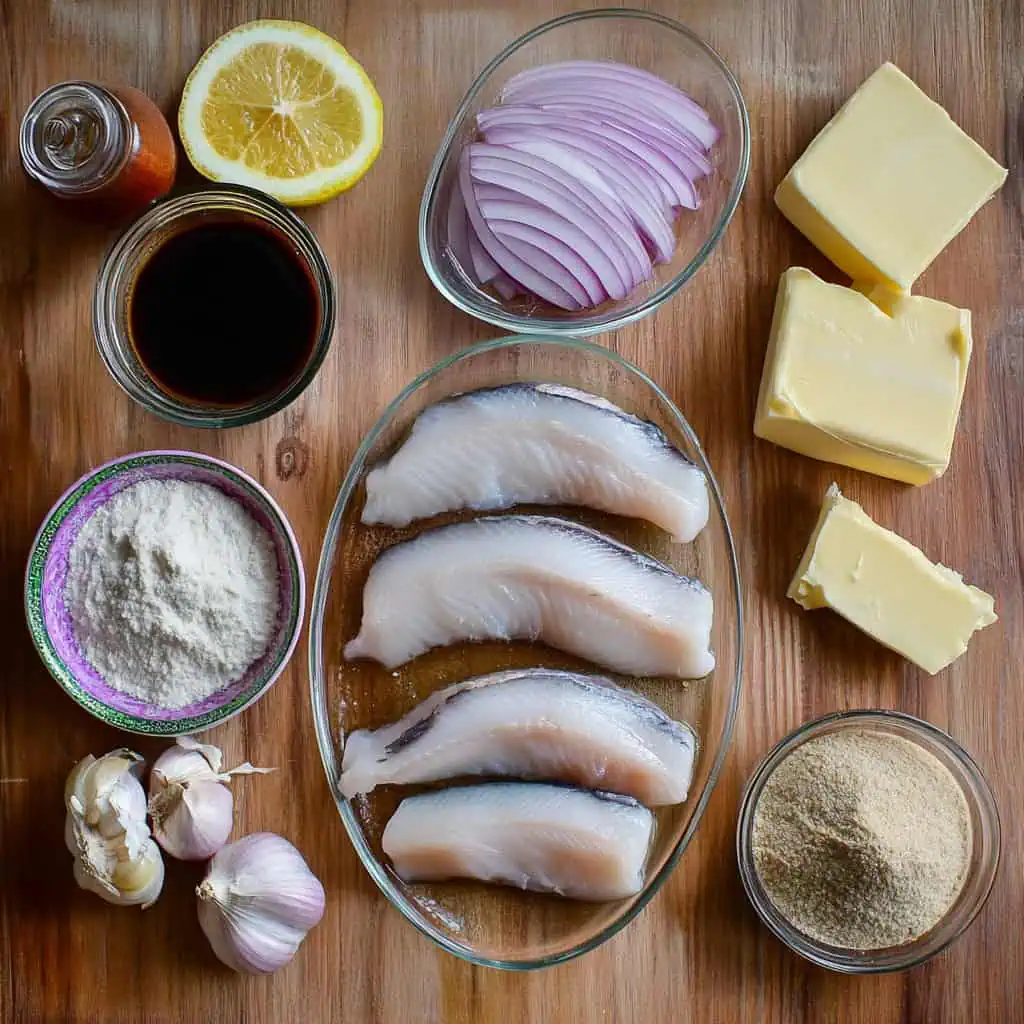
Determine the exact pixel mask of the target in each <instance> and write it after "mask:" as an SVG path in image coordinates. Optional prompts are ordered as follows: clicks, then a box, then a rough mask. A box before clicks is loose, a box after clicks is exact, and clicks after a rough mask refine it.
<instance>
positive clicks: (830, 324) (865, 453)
mask: <svg viewBox="0 0 1024 1024" xmlns="http://www.w3.org/2000/svg"><path fill="white" fill-rule="evenodd" d="M884 298H885V303H886V308H887V310H888V312H885V311H883V310H882V309H880V308H879V306H878V305H876V304H875V303H874V302H872V301H871V300H870V299H869V298H867V296H865V295H863V294H862V293H861V292H859V291H855V290H854V289H852V288H844V287H843V286H842V285H835V284H827V283H826V282H825V281H822V280H821V279H820V278H818V277H816V276H815V275H814V274H812V273H811V272H810V271H809V270H805V269H803V268H802V267H791V268H790V269H789V270H787V271H786V272H785V273H784V274H783V275H782V278H781V280H780V282H779V291H778V296H777V298H776V301H775V316H774V319H773V321H772V332H771V338H770V340H769V343H768V354H767V356H766V358H765V364H764V373H763V375H762V377H761V391H760V394H759V396H758V402H757V415H756V419H755V422H754V433H755V434H756V435H757V436H758V437H762V438H764V439H765V440H766V441H773V442H775V444H778V445H782V447H784V448H789V449H791V450H793V451H796V452H800V453H801V454H803V455H809V456H810V457H811V458H814V459H821V460H822V461H825V462H836V463H839V464H840V465H843V466H852V467H854V468H855V469H863V470H866V471H867V472H869V473H877V474H878V475H879V476H887V477H892V478H894V479H896V480H904V481H906V482H907V483H913V484H924V483H928V481H929V480H934V479H935V478H936V477H937V476H940V475H941V474H942V473H943V472H944V471H945V469H946V467H947V466H948V465H949V458H950V453H951V450H952V447H953V438H954V435H955V433H956V424H957V419H958V417H959V415H960V403H961V400H962V398H963V393H964V383H965V381H966V379H967V367H968V364H969V362H970V358H971V314H970V312H969V311H968V310H966V309H957V308H956V307H955V306H950V305H948V304H946V303H945V302H937V301H936V300H934V299H926V298H921V297H920V296H909V295H901V294H896V293H892V292H889V293H886V294H885V296H884Z"/></svg>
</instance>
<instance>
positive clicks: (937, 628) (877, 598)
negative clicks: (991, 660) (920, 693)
mask: <svg viewBox="0 0 1024 1024" xmlns="http://www.w3.org/2000/svg"><path fill="white" fill-rule="evenodd" d="M787 596H789V597H791V598H792V599H793V600H794V601H796V603H797V604H799V605H800V606H801V607H803V608H807V609H808V610H813V609H815V608H831V609H832V610H833V611H835V612H838V613H839V614H840V615H842V617H843V618H844V619H847V620H848V621H850V622H852V623H853V624H854V625H855V626H857V627H858V628H859V629H862V630H863V631H864V632H865V633H867V634H868V636H871V637H874V639H875V640H877V641H878V642H879V643H881V644H884V645H885V646H886V647H889V648H891V649H892V650H894V651H896V652H897V653H898V654H902V655H903V657H904V658H907V659H909V660H910V661H912V662H914V664H915V665H920V666H921V668H923V669H924V670H925V671H926V672H928V673H930V674H931V675H935V673H936V672H938V671H940V670H941V669H944V668H945V667H946V666H947V665H949V664H950V663H951V662H953V661H955V660H956V659H957V658H959V657H960V655H961V654H963V653H964V652H965V651H966V650H967V641H968V640H970V638H971V635H972V634H973V633H974V632H975V630H978V629H983V628H984V627H985V626H988V625H991V623H993V622H995V621H996V614H995V602H994V601H993V600H992V598H991V597H990V596H989V595H988V594H986V593H985V592H984V591H982V590H979V589H978V588H977V587H972V586H969V585H968V584H966V583H964V581H963V577H962V576H961V575H960V574H959V573H957V572H954V571H953V570H952V569H947V568H946V567H945V566H944V565H937V564H936V563H934V562H930V561H929V560H928V559H927V558H926V557H925V555H924V554H923V553H922V552H921V551H920V550H919V549H918V548H916V547H914V545H913V544H911V543H910V542H909V541H906V540H904V539H903V538H902V537H900V536H899V535H898V534H895V533H893V532H892V531H891V530H886V529H884V528H883V527H881V526H879V525H878V524H877V523H876V522H874V521H873V520H872V519H871V518H870V517H869V516H868V515H867V513H865V511H864V509H862V508H861V507H860V505H858V504H857V503H856V502H855V501H850V500H849V499H848V498H844V497H843V496H842V494H840V493H839V488H838V487H837V486H836V485H835V484H833V485H832V486H831V487H830V488H829V489H828V491H827V492H826V494H825V503H824V505H823V507H822V510H821V516H820V517H819V519H818V525H817V526H816V527H815V528H814V533H813V535H812V536H811V539H810V542H809V543H808V545H807V550H806V551H805V552H804V557H803V559H802V560H801V562H800V566H799V568H798V569H797V571H796V575H795V576H794V577H793V582H792V583H791V584H790V586H789V591H788V592H787Z"/></svg>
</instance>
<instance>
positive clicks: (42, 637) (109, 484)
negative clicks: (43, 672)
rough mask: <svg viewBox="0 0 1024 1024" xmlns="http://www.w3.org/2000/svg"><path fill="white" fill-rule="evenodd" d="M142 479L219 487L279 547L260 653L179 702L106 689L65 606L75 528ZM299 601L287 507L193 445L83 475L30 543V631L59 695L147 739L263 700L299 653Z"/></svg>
mask: <svg viewBox="0 0 1024 1024" xmlns="http://www.w3.org/2000/svg"><path fill="white" fill-rule="evenodd" d="M142 480H187V481H191V482H197V483H204V484H210V485H212V486H214V487H216V488H217V489H218V490H220V491H222V492H223V493H224V494H226V495H228V497H230V498H231V499H232V500H234V501H236V502H238V503H239V504H240V505H241V506H242V507H243V508H244V509H245V510H246V511H247V512H248V513H249V514H250V515H251V516H252V517H253V519H255V520H256V522H258V523H259V524H260V525H261V526H262V527H263V528H264V529H265V530H266V531H267V533H268V534H269V535H270V538H271V540H272V541H273V544H274V548H275V550H276V552H277V563H278V569H279V581H280V598H281V600H280V610H279V612H278V621H277V629H276V631H275V634H274V637H273V640H272V641H271V644H270V646H269V647H268V648H267V651H266V653H265V654H264V655H263V656H262V657H261V658H260V659H259V660H258V661H256V662H254V663H253V664H252V665H250V666H249V668H248V670H247V671H246V672H245V674H244V675H243V676H242V678H241V679H238V680H236V681H234V682H232V683H230V684H229V685H228V686H226V687H224V688H223V689H221V690H218V691H217V692H216V693H214V694H213V695H212V696H210V697H207V698H205V699H204V700H201V701H198V702H197V703H195V704H190V705H188V706H186V707H182V708H175V709H167V708H161V707H158V706H155V705H152V704H147V703H146V702H145V701H142V700H139V699H138V698H136V697H132V696H129V695H127V694H124V693H120V692H118V691H117V690H114V689H112V688H111V687H110V686H108V685H107V683H106V682H105V681H104V680H103V678H102V676H101V675H100V674H99V673H98V672H97V671H96V669H94V668H93V667H92V665H90V664H89V662H88V661H87V660H86V659H85V657H84V656H83V655H82V652H81V650H80V649H79V646H78V643H77V641H76V639H75V635H74V630H73V627H72V624H71V616H70V614H69V612H68V609H67V607H66V605H65V603H64V586H65V582H66V580H67V574H68V559H69V555H70V551H71V546H72V544H73V543H74V540H75V537H76V536H77V535H78V531H79V530H81V529H82V527H83V526H84V525H85V523H86V521H87V520H88V519H89V517H90V516H91V515H92V514H93V513H94V512H95V511H96V510H97V509H98V508H100V507H101V506H102V505H103V504H104V503H105V502H107V501H109V500H110V499H111V498H112V497H113V496H114V495H115V494H117V493H118V492H120V491H123V490H124V489H125V488H126V487H130V486H131V485H132V484H136V483H139V482H140V481H142ZM304 607H305V575H304V572H303V568H302V556H301V554H300V552H299V547H298V543H297V542H296V540H295V535H294V533H293V532H292V528H291V526H290V525H289V524H288V520H287V519H286V518H285V515H284V513H283V512H282V511H281V509H280V508H279V507H278V505H277V503H276V502H275V501H274V499H273V498H272V497H271V496H270V495H269V494H268V493H267V491H266V490H265V489H264V488H263V487H261V486H260V485H259V484H258V483H257V482H256V481H255V480H253V479H252V477H250V476H248V475H246V474H245V473H243V472H242V471H241V470H239V469H236V468H234V467H233V466H230V465H228V463H226V462H221V461H220V460H219V459H214V458H210V457H209V456H207V455H200V454H198V453H196V452H185V451H150V452H140V453H138V454H135V455H128V456H126V457H125V458H122V459H115V460H114V461H113V462H108V463H106V464H105V465H103V466H100V467H99V468H98V469H94V470H92V471H91V472H89V473H86V475H85V476H83V477H82V478H81V479H80V480H78V481H76V482H75V483H74V484H72V485H71V487H69V488H68V489H67V491H65V492H64V494H62V495H61V497H60V498H59V499H58V500H57V503H56V504H55V505H54V506H53V508H52V509H50V511H49V512H48V513H47V515H46V518H45V519H44V520H43V524H42V526H41V527H40V528H39V532H38V533H37V534H36V537H35V540H34V541H33V542H32V548H31V551H30V554H29V559H28V567H27V570H26V573H25V614H26V617H27V619H28V628H29V632H30V633H31V635H32V640H33V642H34V643H35V646H36V650H37V651H38V652H39V656H40V657H41V658H42V659H43V663H44V664H45V665H46V667H47V668H48V669H49V670H50V674H51V675H52V676H53V677H54V679H56V680H57V682H58V683H59V684H60V685H61V687H62V689H63V690H64V692H65V693H67V694H68V696H70V697H71V698H72V699H74V700H75V701H77V702H78V703H79V704H81V705H82V707H84V708H85V709H86V710H87V711H89V712H91V713H92V714H93V715H95V716H96V717H97V718H99V719H101V720H102V721H104V722H106V723H107V724H108V725H112V726H114V727H115V728H118V729H124V730H125V731H127V732H134V733H143V734H148V735H152V736H180V735H183V734H185V733H192V732H200V731H201V730H203V729H209V728H212V727H213V726H215V725H219V724H220V723H221V722H224V721H226V720H227V719H229V718H231V717H233V716H234V715H237V714H238V713H239V712H240V711H243V710H244V709H245V708H247V707H249V706H250V705H251V704H254V703H255V702H256V701H257V700H259V699H260V697H262V696H263V695H264V694H265V693H266V692H267V690H269V689H270V687H271V686H272V685H273V683H274V681H275V680H276V679H277V677H278V676H279V675H280V674H281V672H282V671H283V669H284V667H285V665H286V664H287V663H288V659H289V658H290V657H291V655H292V652H293V651H294V650H295V645H296V643H297V642H298V638H299V632H300V631H301V628H302V616H303V609H304Z"/></svg>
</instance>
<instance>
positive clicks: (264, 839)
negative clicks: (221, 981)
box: [196, 832, 325, 974]
mask: <svg viewBox="0 0 1024 1024" xmlns="http://www.w3.org/2000/svg"><path fill="white" fill-rule="evenodd" d="M196 895H197V896H198V897H199V924H200V926H201V927H202V929H203V932H204V933H205V935H206V937H207V939H209V941H210V945H211V946H212V947H213V951H214V953H216V955H217V958H218V959H219V960H220V961H221V962H222V963H224V964H226V965H227V966H228V967H230V968H231V969H232V970H235V971H239V972H241V973H245V974H270V973H271V972H272V971H276V970H277V969H278V968H279V967H283V966H284V965H285V964H286V963H288V961H289V960H291V958H292V957H293V956H294V955H295V952H296V950H297V949H298V948H299V946H300V945H301V944H302V940H303V939H304V938H305V937H306V933H307V932H308V931H309V930H310V929H311V928H312V927H313V926H314V925H316V924H317V923H318V922H319V921H320V918H322V917H323V914H324V906H325V898H324V888H323V886H322V885H321V884H320V881H319V880H318V879H317V877H316V876H315V875H314V874H313V872H312V871H310V869H309V865H307V864H306V861H305V859H304V858H303V856H302V854H301V853H299V851H298V850H296V849H295V847H294V846H292V844H291V843H289V842H288V840H287V839H283V838H282V837H281V836H278V835H274V834H273V833H272V832H257V833H255V834H254V835H251V836H246V837H245V838H243V839H239V840H238V841H237V842H234V843H229V844H228V845H227V846H225V847H223V848H222V849H221V850H220V852H218V853H217V855H216V856H215V857H214V858H213V860H212V861H211V862H210V869H209V871H208V873H207V875H206V878H205V879H204V880H203V882H202V884H201V885H200V886H199V887H198V888H197V889H196Z"/></svg>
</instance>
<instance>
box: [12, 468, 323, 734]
mask: <svg viewBox="0 0 1024 1024" xmlns="http://www.w3.org/2000/svg"><path fill="white" fill-rule="evenodd" d="M304 605H305V577H304V574H303V568H302V557H301V554H300V552H299V547H298V543H297V542H296V539H295V535H294V533H293V532H292V529H291V527H290V526H289V524H288V521H287V519H286V518H285V515H284V513H283V512H282V511H281V509H280V508H279V507H278V505H277V503H276V502H275V501H274V499H273V498H272V497H271V496H270V495H269V494H268V493H267V491H266V490H265V489H264V488H263V487H261V486H260V485H259V484H258V483H257V482H256V481H255V480H253V479H252V478H251V477H249V476H247V475H246V474H245V473H243V472H242V471H241V470H238V469H236V468H234V467H233V466H230V465H228V464H227V463H225V462H221V461H220V460H219V459H213V458H210V457H209V456H206V455H200V454H198V453H196V452H184V451H150V452H140V453H138V454H135V455H128V456H126V457H124V458H121V459H117V460H115V461H113V462H108V463H107V464H106V465H103V466H100V467H99V468H97V469H95V470H93V471H91V472H89V473H87V474H86V475H85V476H83V477H82V478H81V479H80V480H78V481H76V482H75V483H74V484H72V485H71V487H70V488H68V490H67V491H65V492H64V494H62V495H61V497H60V498H59V499H58V500H57V502H56V504H55V505H54V506H53V508H52V509H51V510H50V512H49V513H48V514H47V516H46V518H45V519H44V520H43V524H42V526H41V527H40V529H39V532H38V534H37V535H36V538H35V540H34V541H33V543H32V547H31V549H30V553H29V560H28V566H27V569H26V573H25V614H26V618H27V620H28V628H29V633H30V634H31V636H32V640H33V642H34V643H35V646H36V650H37V651H38V652H39V655H40V657H41V658H42V660H43V663H44V664H45V665H46V667H47V668H48V669H49V671H50V673H51V675H53V677H54V678H55V679H56V680H57V682H58V683H59V684H60V685H61V687H62V688H63V689H64V691H65V692H66V693H67V694H68V695H69V696H70V697H72V698H73V699H74V700H75V701H76V702H77V703H78V704H80V705H81V706H82V707H84V708H85V709H86V710H87V711H89V712H91V713H92V714H93V715H95V716H96V717H97V718H99V719H101V720H102V721H104V722H106V723H107V724H108V725H112V726H114V727H115V728H118V729H124V730H126V731H128V732H135V733H143V734H148V735H154V736H179V735H182V734H184V733H191V732H199V731H201V730H203V729H209V728H212V727H213V726H215V725H219V724H220V723H221V722H223V721H225V720H226V719H228V718H231V717H232V716H234V715H236V714H238V713H239V712H240V711H242V710H244V709H245V708H247V707H249V706H250V705H251V704H253V703H255V702H256V701H257V700H259V699H260V698H261V697H262V696H263V695H264V694H265V693H266V692H267V690H269V689H270V687H271V686H272V685H273V683H274V682H275V680H276V679H277V678H278V676H279V675H280V674H281V672H282V671H283V670H284V667H285V666H286V665H287V663H288V660H289V659H290V657H291V655H292V653H293V652H294V650H295V645H296V643H297V641H298V637H299V632H300V630H301V628H302V615H303V608H304Z"/></svg>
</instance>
